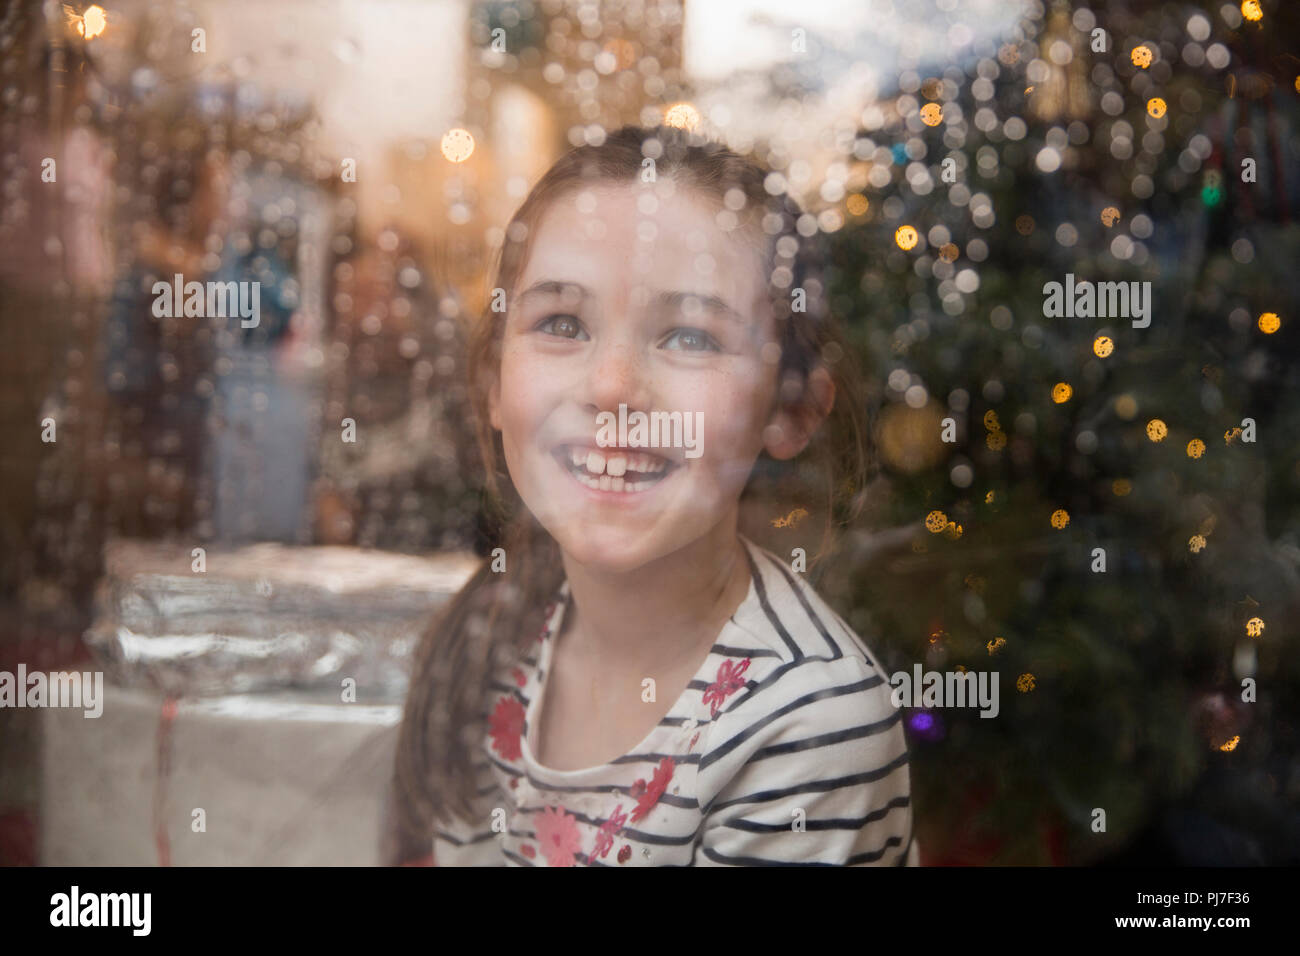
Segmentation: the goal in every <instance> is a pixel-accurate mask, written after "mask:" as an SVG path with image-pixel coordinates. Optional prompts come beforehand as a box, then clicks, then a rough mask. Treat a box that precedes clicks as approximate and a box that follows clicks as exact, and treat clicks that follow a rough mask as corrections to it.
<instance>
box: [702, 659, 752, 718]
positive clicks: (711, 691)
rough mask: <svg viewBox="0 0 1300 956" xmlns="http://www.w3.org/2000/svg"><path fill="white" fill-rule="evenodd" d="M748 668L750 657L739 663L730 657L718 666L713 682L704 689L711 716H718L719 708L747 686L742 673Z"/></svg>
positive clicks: (705, 700)
mask: <svg viewBox="0 0 1300 956" xmlns="http://www.w3.org/2000/svg"><path fill="white" fill-rule="evenodd" d="M747 670H749V658H748V657H747V658H745V659H744V660H743V661H741V662H740V663H739V664H737V663H736V662H735V661H733V660H730V659H728V660H725V661H723V662H722V663H721V664H720V665H719V666H718V674H717V676H716V677H714V679H713V683H712V684H710V685H709V686H708V687H706V688H705V689H704V702H705V703H706V704H708V705H709V715H710V716H711V717H717V716H718V710H719V709H720V708H721V707H722V705H723V704H724V703H725V702H726V700H727V698H728V697H730V696H731V695H732V694H734V693H735V692H736V691H738V690H740V689H741V688H742V687H744V686H745V679H744V678H743V677H742V676H741V675H742V674H744V673H745V671H747Z"/></svg>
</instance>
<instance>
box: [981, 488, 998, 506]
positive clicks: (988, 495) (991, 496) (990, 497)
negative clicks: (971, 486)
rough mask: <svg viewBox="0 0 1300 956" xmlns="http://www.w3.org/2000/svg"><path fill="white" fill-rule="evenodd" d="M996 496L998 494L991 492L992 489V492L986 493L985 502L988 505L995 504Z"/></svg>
mask: <svg viewBox="0 0 1300 956" xmlns="http://www.w3.org/2000/svg"><path fill="white" fill-rule="evenodd" d="M996 497H997V496H996V495H995V494H993V492H991V491H990V492H987V493H986V494H985V495H984V503H985V504H986V505H991V504H993V500H994V499H995V498H996Z"/></svg>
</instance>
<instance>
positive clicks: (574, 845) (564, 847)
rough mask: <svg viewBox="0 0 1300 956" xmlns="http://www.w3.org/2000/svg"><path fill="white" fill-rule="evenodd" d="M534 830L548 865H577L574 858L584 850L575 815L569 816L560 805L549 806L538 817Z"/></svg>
mask: <svg viewBox="0 0 1300 956" xmlns="http://www.w3.org/2000/svg"><path fill="white" fill-rule="evenodd" d="M534 830H535V831H536V833H537V842H538V843H539V844H541V847H542V855H543V856H545V857H546V862H547V864H548V865H550V866H573V865H575V859H574V858H575V857H576V856H577V854H578V853H580V852H581V850H582V836H581V834H579V833H578V821H577V819H576V818H575V817H571V816H569V814H567V813H565V812H564V811H563V810H561V809H560V808H559V807H547V808H546V809H545V810H543V811H542V812H541V814H540V815H539V816H538V817H537V821H536V823H535V824H534Z"/></svg>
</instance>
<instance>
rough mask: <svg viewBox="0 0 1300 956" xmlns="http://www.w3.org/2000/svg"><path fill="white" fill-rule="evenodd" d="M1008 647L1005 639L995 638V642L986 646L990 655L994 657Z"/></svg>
mask: <svg viewBox="0 0 1300 956" xmlns="http://www.w3.org/2000/svg"><path fill="white" fill-rule="evenodd" d="M1006 645H1007V639H1006V638H1005V637H995V638H993V640H991V641H989V642H988V644H987V645H986V646H987V647H988V649H989V655H990V656H992V655H994V654H996V653H997V652H998V651H1000V650H1002V648H1004V647H1006Z"/></svg>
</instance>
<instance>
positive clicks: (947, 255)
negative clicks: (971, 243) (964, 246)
mask: <svg viewBox="0 0 1300 956" xmlns="http://www.w3.org/2000/svg"><path fill="white" fill-rule="evenodd" d="M959 255H961V250H960V249H958V248H957V243H955V242H945V243H944V244H943V245H942V246H940V247H939V258H940V259H942V260H943V261H944V262H956V261H957V257H958V256H959Z"/></svg>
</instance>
